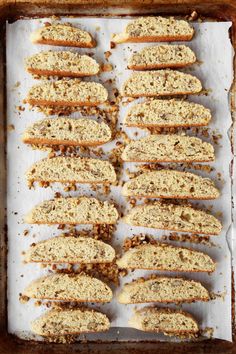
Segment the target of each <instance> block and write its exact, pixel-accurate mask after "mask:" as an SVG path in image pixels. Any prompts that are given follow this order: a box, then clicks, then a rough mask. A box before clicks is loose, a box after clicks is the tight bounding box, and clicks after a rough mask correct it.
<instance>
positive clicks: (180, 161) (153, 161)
mask: <svg viewBox="0 0 236 354" xmlns="http://www.w3.org/2000/svg"><path fill="white" fill-rule="evenodd" d="M122 160H123V159H122ZM123 161H125V162H143V163H145V162H151V163H156V162H176V163H184V162H193V163H194V162H210V161H215V158H213V159H212V160H187V159H185V160H171V159H169V160H167V159H165V160H147V159H145V160H123Z"/></svg>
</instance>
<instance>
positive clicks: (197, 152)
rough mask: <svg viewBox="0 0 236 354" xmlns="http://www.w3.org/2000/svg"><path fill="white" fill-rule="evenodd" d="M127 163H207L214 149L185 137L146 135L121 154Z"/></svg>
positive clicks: (197, 139)
mask: <svg viewBox="0 0 236 354" xmlns="http://www.w3.org/2000/svg"><path fill="white" fill-rule="evenodd" d="M122 159H123V161H129V162H207V161H214V159H215V155H214V148H213V146H212V145H211V144H209V143H206V142H203V141H202V140H201V139H199V138H196V137H193V136H191V137H190V136H185V135H175V134H171V135H163V134H158V135H148V136H146V137H145V138H142V139H139V140H133V141H131V143H129V144H128V145H127V146H126V147H125V149H124V151H123V153H122Z"/></svg>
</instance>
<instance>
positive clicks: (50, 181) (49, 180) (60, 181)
mask: <svg viewBox="0 0 236 354" xmlns="http://www.w3.org/2000/svg"><path fill="white" fill-rule="evenodd" d="M29 182H42V180H41V179H37V178H29ZM43 182H49V183H79V184H92V185H96V184H107V185H110V184H111V183H113V182H109V181H96V182H95V181H86V180H83V181H79V180H73V181H72V180H63V179H60V180H59V179H57V180H52V179H47V180H46V181H43Z"/></svg>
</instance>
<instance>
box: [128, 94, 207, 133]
mask: <svg viewBox="0 0 236 354" xmlns="http://www.w3.org/2000/svg"><path fill="white" fill-rule="evenodd" d="M210 120H211V112H210V110H209V109H207V108H205V107H204V106H202V105H200V104H198V103H194V102H188V101H180V100H175V99H171V100H164V99H163V100H158V99H155V100H152V101H150V102H145V103H138V104H135V105H133V106H132V107H131V108H130V110H129V111H128V114H127V115H126V117H125V121H124V123H125V125H127V126H128V127H155V128H156V127H157V128H172V127H186V128H188V127H200V126H205V125H208V124H209V122H210Z"/></svg>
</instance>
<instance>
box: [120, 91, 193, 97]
mask: <svg viewBox="0 0 236 354" xmlns="http://www.w3.org/2000/svg"><path fill="white" fill-rule="evenodd" d="M199 92H200V91H186V92H184V91H180V92H165V93H158V92H157V93H152V94H149V93H145V94H132V95H131V94H129V95H127V94H123V95H122V96H123V97H133V98H139V97H162V96H163V97H164V96H178V95H195V94H199Z"/></svg>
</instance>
